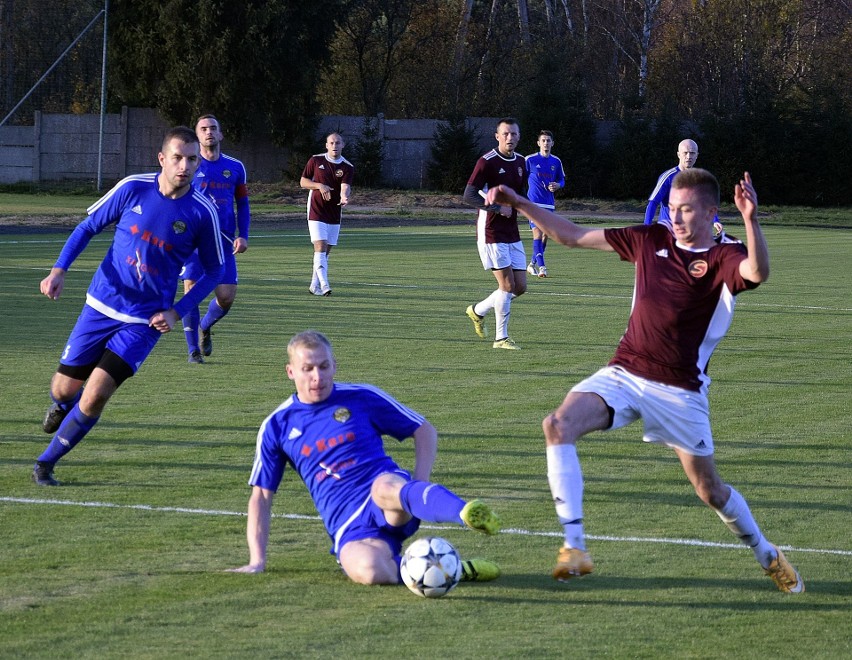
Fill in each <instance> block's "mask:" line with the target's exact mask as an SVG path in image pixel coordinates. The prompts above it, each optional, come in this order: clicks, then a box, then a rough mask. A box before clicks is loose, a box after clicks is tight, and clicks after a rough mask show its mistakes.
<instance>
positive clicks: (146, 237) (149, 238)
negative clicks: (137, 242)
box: [130, 224, 174, 252]
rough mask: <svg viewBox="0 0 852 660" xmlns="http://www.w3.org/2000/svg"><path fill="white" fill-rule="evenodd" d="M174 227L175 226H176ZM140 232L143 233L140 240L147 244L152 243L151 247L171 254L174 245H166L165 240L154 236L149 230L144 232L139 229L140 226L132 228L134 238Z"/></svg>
mask: <svg viewBox="0 0 852 660" xmlns="http://www.w3.org/2000/svg"><path fill="white" fill-rule="evenodd" d="M172 226H174V224H173V225H172ZM139 232H142V235H141V236H139V237H138V238H140V239H141V240H143V241H145V242H146V243H150V244H151V245H155V246H157V247H158V248H160V249H161V250H164V251H166V252H171V251H172V248H174V245H172V244H171V243H166V241H165V240H164V239H162V238H159V237H157V236H154V234H153V233H151V231H150V230H149V229H145V230H142V229H140V228H139V225H133V226H132V227H130V233H131V234H133V235H134V236H136V234H138V233H139Z"/></svg>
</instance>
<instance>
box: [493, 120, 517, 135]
mask: <svg viewBox="0 0 852 660" xmlns="http://www.w3.org/2000/svg"><path fill="white" fill-rule="evenodd" d="M500 124H515V126H519V125H520V124H518V120H517V119H515V118H514V117H503V118H502V119H500V120H499V121H498V122H497V124H496V125H495V126H494V131H495V132H496V131H497V129H498V128H500Z"/></svg>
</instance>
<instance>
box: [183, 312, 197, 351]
mask: <svg viewBox="0 0 852 660" xmlns="http://www.w3.org/2000/svg"><path fill="white" fill-rule="evenodd" d="M200 318H201V312H199V311H198V307H193V308H192V309H191V310H189V312H187V314H186V316H184V317H183V318H182V319H181V323H183V335H184V337H186V346H187V348H188V349H189V354H190V355H192V353H193V351H198V350H201V349H200V348H199V347H198V322H199V319H200Z"/></svg>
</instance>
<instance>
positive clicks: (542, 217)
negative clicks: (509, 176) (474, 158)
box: [485, 185, 612, 252]
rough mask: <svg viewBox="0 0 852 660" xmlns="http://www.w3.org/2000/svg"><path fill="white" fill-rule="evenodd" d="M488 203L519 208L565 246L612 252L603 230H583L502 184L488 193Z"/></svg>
mask: <svg viewBox="0 0 852 660" xmlns="http://www.w3.org/2000/svg"><path fill="white" fill-rule="evenodd" d="M485 203H486V204H501V205H506V206H512V207H514V208H516V209H518V211H519V212H520V213H523V214H524V215H525V216H526V217H527V218H529V219H530V220H532V221H533V222H534V223H535V224H536V226H537V227H538V228H539V229H541V230H542V231H543V232H544V233H545V234H547V235H548V236H549V237H550V238H552V239H553V240H555V241H557V242H558V243H562V245H567V246H568V247H582V248H593V249H595V250H606V251H608V252H612V246H611V245H610V244H609V243H608V242H607V240H606V237H605V236H604V230H603V229H592V228H591V227H581V226H580V225H577V224H575V223H573V222H571V221H570V220H568V219H566V218H563V217H562V216H560V215H556V214H555V213H554V212H553V211H549V210H547V209H544V208H542V207H540V206H537V205H536V204H533V203H532V202H531V201H530V200H528V199H527V198H526V197H521V196H520V195H518V194H517V193H516V192H515V191H514V190H512V189H510V188H507V187H506V186H502V185H500V186H497V187H496V188H492V189H491V190H489V191H488V195H487V196H486V199H485Z"/></svg>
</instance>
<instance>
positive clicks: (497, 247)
mask: <svg viewBox="0 0 852 660" xmlns="http://www.w3.org/2000/svg"><path fill="white" fill-rule="evenodd" d="M476 246H477V247H478V248H479V259H480V260H481V261H482V267H483V268H484V269H485V270H500V269H502V268H508V267H509V266H511V267H512V270H526V269H527V253H526V252H525V251H524V244H523V243H522V242H521V241H518V242H517V243H481V242H478V241H477V244H476Z"/></svg>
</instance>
